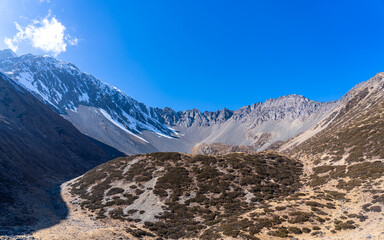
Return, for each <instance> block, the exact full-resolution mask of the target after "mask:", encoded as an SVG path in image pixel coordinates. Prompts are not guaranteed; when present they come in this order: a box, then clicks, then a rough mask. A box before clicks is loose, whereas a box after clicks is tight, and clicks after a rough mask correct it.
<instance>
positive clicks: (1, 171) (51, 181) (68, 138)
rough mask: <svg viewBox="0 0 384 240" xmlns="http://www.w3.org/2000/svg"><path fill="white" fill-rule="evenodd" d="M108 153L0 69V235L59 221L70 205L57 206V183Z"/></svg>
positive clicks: (104, 159)
mask: <svg viewBox="0 0 384 240" xmlns="http://www.w3.org/2000/svg"><path fill="white" fill-rule="evenodd" d="M100 146H102V144H101V143H100ZM109 158H110V156H108V155H107V154H106V153H105V152H104V150H103V149H102V148H101V147H99V146H98V145H96V144H95V143H94V142H92V141H91V140H90V139H89V138H88V137H86V136H84V135H83V134H81V133H80V132H79V131H78V130H77V129H76V128H74V127H73V126H72V124H70V123H69V122H67V121H65V120H64V119H63V118H62V117H60V116H59V115H58V114H56V113H55V112H53V111H52V110H51V109H50V108H48V107H47V106H46V105H44V104H43V103H41V102H40V101H39V100H38V99H36V98H35V97H34V96H32V95H31V94H30V93H29V92H28V91H26V90H24V89H23V88H22V87H21V86H19V85H18V84H17V83H16V82H14V81H13V80H11V79H9V78H8V77H7V76H6V75H4V74H3V73H0V212H1V214H0V235H2V234H9V233H12V231H13V230H17V231H18V232H19V233H20V231H21V230H22V229H24V230H28V229H25V227H26V226H30V227H31V228H33V227H35V226H36V224H37V225H39V226H40V227H41V226H49V225H51V224H54V223H57V222H58V221H59V220H60V219H61V218H62V217H63V216H64V215H65V214H66V213H65V208H64V212H61V213H60V214H59V213H57V212H56V210H57V209H58V208H60V207H59V205H60V204H62V202H61V203H60V201H61V200H60V198H59V197H58V196H57V191H58V190H57V189H55V188H57V185H59V184H61V183H62V182H64V181H66V180H68V179H70V178H73V177H75V176H78V175H80V174H82V173H84V172H85V171H87V170H89V169H90V168H92V167H94V166H96V165H98V164H101V163H103V162H105V161H106V160H108V159H109ZM55 192H56V193H55ZM41 220H42V221H41Z"/></svg>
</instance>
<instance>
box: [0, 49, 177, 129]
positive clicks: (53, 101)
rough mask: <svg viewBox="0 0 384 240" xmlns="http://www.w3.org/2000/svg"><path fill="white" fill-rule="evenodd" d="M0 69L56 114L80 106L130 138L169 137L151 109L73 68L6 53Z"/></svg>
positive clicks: (1, 57)
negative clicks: (143, 134)
mask: <svg viewBox="0 0 384 240" xmlns="http://www.w3.org/2000/svg"><path fill="white" fill-rule="evenodd" d="M0 69H1V71H3V72H5V73H6V74H7V75H8V76H9V77H11V78H12V79H14V80H16V81H17V82H19V83H21V84H22V85H23V86H25V88H27V89H29V90H30V91H31V92H32V93H33V94H35V95H36V96H38V97H39V98H40V99H41V100H43V101H44V102H45V103H46V104H48V105H50V106H51V107H53V108H54V109H55V110H56V111H57V112H59V113H61V114H65V113H66V112H67V111H68V110H72V111H76V110H77V108H78V107H79V106H80V105H85V106H92V107H95V108H98V109H102V113H103V114H104V115H105V116H106V117H108V118H112V119H113V120H114V121H117V122H118V123H119V125H122V126H124V129H126V130H128V131H130V132H132V134H137V133H140V132H141V131H143V130H149V131H153V132H158V133H160V134H165V135H170V134H172V133H173V131H172V130H171V129H170V128H168V127H167V126H166V125H165V124H164V123H161V122H159V116H158V115H156V111H154V109H153V108H150V107H147V106H145V105H144V104H143V103H140V102H138V101H136V100H135V99H133V98H131V97H129V96H127V95H126V94H124V93H123V92H121V91H120V90H119V89H117V88H115V87H112V86H110V85H108V84H106V83H103V82H101V81H100V80H99V79H97V78H95V77H94V76H92V75H91V74H87V73H84V72H81V71H80V70H79V69H78V68H77V67H76V66H75V65H73V64H71V63H67V62H62V61H59V60H57V59H55V58H53V57H49V56H34V55H31V54H27V55H23V56H20V57H17V56H16V55H15V54H14V53H12V52H10V50H3V51H0Z"/></svg>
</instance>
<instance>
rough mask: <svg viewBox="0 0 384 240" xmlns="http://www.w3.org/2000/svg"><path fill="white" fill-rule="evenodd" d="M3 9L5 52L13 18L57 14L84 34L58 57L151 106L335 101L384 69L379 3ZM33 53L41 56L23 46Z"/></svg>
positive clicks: (80, 1)
mask: <svg viewBox="0 0 384 240" xmlns="http://www.w3.org/2000/svg"><path fill="white" fill-rule="evenodd" d="M0 9H1V10H0V11H1V14H0V48H6V47H7V46H6V44H5V43H4V38H12V37H13V36H14V35H15V34H16V33H17V32H18V30H17V29H16V27H15V24H14V22H17V23H18V24H19V25H20V26H22V27H25V26H27V25H28V24H31V22H32V20H33V19H35V20H36V19H40V20H41V19H42V18H44V17H47V16H48V13H49V12H50V16H48V18H49V17H50V18H52V17H55V18H56V19H57V21H59V22H60V23H61V24H62V25H63V26H65V27H66V30H65V34H70V35H71V39H72V40H73V39H77V40H78V42H77V44H76V45H74V46H71V45H70V44H68V46H67V48H66V51H65V52H64V51H63V52H61V53H60V54H58V55H57V58H59V59H62V60H65V61H69V62H73V63H74V64H76V65H77V66H78V67H79V68H80V69H82V70H83V71H86V72H89V73H92V74H93V75H95V76H96V77H98V78H100V79H101V80H102V81H105V82H107V83H109V84H112V85H114V86H117V87H118V88H120V89H121V90H123V91H124V92H126V93H127V94H128V95H130V96H132V97H134V98H136V99H137V100H139V101H141V102H144V103H145V104H147V105H149V106H156V107H164V106H170V107H172V108H175V109H176V110H184V109H190V108H194V107H196V108H199V109H201V110H216V109H221V108H223V107H226V108H229V109H237V108H240V107H242V106H244V105H248V104H252V103H254V102H259V101H264V100H266V99H268V98H275V97H279V96H282V95H287V94H293V93H295V94H300V95H304V96H306V97H308V98H310V99H313V100H318V101H329V100H336V99H338V98H340V97H341V96H342V95H343V94H344V93H345V92H347V91H348V90H349V89H350V88H352V87H353V86H354V85H355V84H357V83H359V82H361V81H364V80H367V79H368V78H370V77H372V76H373V75H374V74H376V73H377V72H381V71H384V2H383V1H382V0H364V1H362V0H337V1H335V0H311V1H308V0H294V1H287V0H252V1H222V0H220V1H219V0H218V1H187V0H185V1H181V0H174V1H129V0H124V1H123V0H122V1H111V0H110V1H97V0H90V1H85V0H76V1H75V0H73V1H70V0H50V1H47V0H45V1H43V0H0ZM68 39H70V38H69V37H68ZM27 52H32V53H35V54H44V51H43V50H40V49H36V48H34V47H33V46H32V44H29V45H28V43H25V44H24V45H21V44H20V46H19V49H18V51H17V53H18V54H23V53H27ZM48 54H52V53H48Z"/></svg>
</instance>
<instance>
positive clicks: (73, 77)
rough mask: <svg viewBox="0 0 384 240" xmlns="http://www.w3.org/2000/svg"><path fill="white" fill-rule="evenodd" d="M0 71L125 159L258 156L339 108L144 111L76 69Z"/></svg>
mask: <svg viewBox="0 0 384 240" xmlns="http://www.w3.org/2000/svg"><path fill="white" fill-rule="evenodd" d="M0 70H1V71H4V72H5V73H6V74H7V75H8V76H9V77H11V78H12V79H14V80H15V81H17V82H19V83H20V84H22V85H23V86H24V87H25V88H27V89H29V90H30V91H31V92H32V93H33V94H35V96H37V97H38V98H40V99H41V100H42V101H43V102H44V103H46V104H47V105H49V106H50V107H51V108H53V109H54V110H55V111H57V112H59V113H61V114H63V116H64V117H65V118H66V119H67V120H69V121H70V122H72V123H73V124H74V126H75V127H76V128H78V129H79V130H80V131H81V132H83V133H85V134H87V135H88V136H91V137H93V138H95V139H97V140H99V141H101V142H104V143H106V144H108V145H110V146H113V147H115V148H117V149H118V150H120V151H123V152H125V153H129V154H136V153H144V152H153V151H178V152H191V150H192V148H193V146H195V144H198V143H224V144H230V145H250V146H252V148H255V149H257V150H263V149H266V148H267V147H269V146H270V145H271V144H274V143H276V142H281V141H285V140H287V139H289V138H291V137H294V136H295V135H297V134H298V133H301V132H304V131H306V130H308V129H309V128H311V127H312V126H313V125H315V124H316V123H318V121H320V120H321V119H322V118H323V117H324V116H325V115H326V114H328V113H329V111H331V110H332V109H333V108H334V107H335V106H336V105H337V103H335V102H330V103H320V102H315V101H311V100H309V99H307V98H305V97H303V96H298V95H289V96H284V97H280V98H277V99H270V100H267V101H266V102H264V103H255V104H252V105H249V106H245V107H243V108H240V109H238V110H236V111H232V110H228V109H225V108H224V109H223V110H220V111H215V112H209V111H206V112H201V111H199V110H197V109H193V110H187V111H179V112H176V111H174V110H172V109H171V108H164V109H158V108H152V107H147V106H146V105H144V104H143V103H140V102H138V101H136V100H134V99H133V98H131V97H129V96H127V95H126V94H125V93H123V92H121V91H120V90H118V89H117V88H115V87H112V86H110V85H108V84H105V83H103V82H101V81H100V80H99V79H97V78H95V77H94V76H92V75H91V74H88V73H84V72H82V71H80V70H79V69H78V68H77V67H76V66H75V65H73V64H71V63H67V62H62V61H59V60H57V59H54V58H52V57H48V56H34V55H31V54H27V55H23V56H20V57H17V56H16V54H14V53H13V52H12V51H10V50H3V51H0Z"/></svg>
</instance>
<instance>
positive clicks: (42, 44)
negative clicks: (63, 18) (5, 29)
mask: <svg viewBox="0 0 384 240" xmlns="http://www.w3.org/2000/svg"><path fill="white" fill-rule="evenodd" d="M15 25H16V29H17V31H18V32H17V33H16V35H15V36H13V37H12V38H5V39H4V43H5V44H6V45H7V46H8V47H9V48H10V49H12V50H13V51H15V52H16V51H17V50H18V49H19V46H20V44H22V43H29V44H32V46H33V47H34V48H36V49H41V50H43V51H45V52H50V53H53V54H54V55H55V56H57V55H58V54H59V53H62V52H65V51H66V49H67V45H77V43H78V39H77V38H74V37H71V36H70V35H69V34H66V33H65V26H64V25H63V24H62V23H61V22H59V21H58V20H57V19H56V17H55V16H51V14H50V13H49V14H48V15H47V16H46V17H45V18H43V19H41V20H33V21H32V23H30V24H28V25H27V26H26V27H22V26H20V25H19V24H18V23H15Z"/></svg>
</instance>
